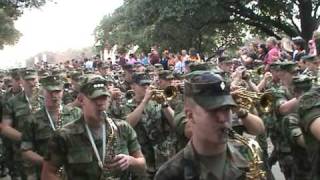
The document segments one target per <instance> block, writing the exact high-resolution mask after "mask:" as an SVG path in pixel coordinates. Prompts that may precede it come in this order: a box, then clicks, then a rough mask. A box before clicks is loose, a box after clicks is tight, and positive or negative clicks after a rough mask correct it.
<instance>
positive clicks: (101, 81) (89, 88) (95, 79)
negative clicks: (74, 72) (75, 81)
mask: <svg viewBox="0 0 320 180" xmlns="http://www.w3.org/2000/svg"><path fill="white" fill-rule="evenodd" d="M106 84H107V81H106V79H105V78H103V77H102V76H100V75H95V74H86V75H83V76H82V77H81V80H80V92H82V93H83V94H85V95H86V96H87V97H88V98H90V99H95V98H97V97H100V96H110V93H109V92H108V90H107V87H106Z"/></svg>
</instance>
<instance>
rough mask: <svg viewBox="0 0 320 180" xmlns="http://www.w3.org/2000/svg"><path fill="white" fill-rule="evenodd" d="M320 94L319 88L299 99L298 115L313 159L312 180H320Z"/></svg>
mask: <svg viewBox="0 0 320 180" xmlns="http://www.w3.org/2000/svg"><path fill="white" fill-rule="evenodd" d="M319 97H320V93H319V86H316V85H314V84H313V87H312V88H311V89H310V90H309V91H306V92H304V93H303V94H302V95H301V97H300V98H299V106H298V114H299V118H300V122H299V124H300V127H301V129H302V131H303V136H304V140H305V143H306V149H307V152H308V154H309V156H310V158H311V167H312V170H311V173H310V175H311V179H312V180H316V179H320V171H319V168H320V156H319V154H320V151H319V150H320V128H319V127H320V118H319V117H320V113H319V112H320V111H319V110H320V105H319V102H320V101H319V100H320V98H319Z"/></svg>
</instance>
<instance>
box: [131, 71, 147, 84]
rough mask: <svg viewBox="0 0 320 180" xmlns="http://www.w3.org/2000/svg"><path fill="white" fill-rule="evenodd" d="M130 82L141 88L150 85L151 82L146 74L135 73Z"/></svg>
mask: <svg viewBox="0 0 320 180" xmlns="http://www.w3.org/2000/svg"><path fill="white" fill-rule="evenodd" d="M132 82H133V83H136V84H139V85H141V86H143V85H149V84H151V82H152V81H151V79H150V76H149V75H148V74H146V73H144V72H136V73H134V74H133V75H132Z"/></svg>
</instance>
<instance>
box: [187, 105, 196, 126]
mask: <svg viewBox="0 0 320 180" xmlns="http://www.w3.org/2000/svg"><path fill="white" fill-rule="evenodd" d="M184 113H185V114H186V118H187V120H188V122H190V123H192V124H194V123H195V121H194V117H193V113H192V110H191V109H190V108H188V107H186V108H185V109H184Z"/></svg>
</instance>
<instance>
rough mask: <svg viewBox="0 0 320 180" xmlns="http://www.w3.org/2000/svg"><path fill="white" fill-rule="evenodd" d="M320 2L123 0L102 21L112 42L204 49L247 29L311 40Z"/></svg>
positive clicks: (234, 39)
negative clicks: (122, 2) (121, 3)
mask: <svg viewBox="0 0 320 180" xmlns="http://www.w3.org/2000/svg"><path fill="white" fill-rule="evenodd" d="M319 6H320V0H223V1H222V0H176V1H170V0H157V1H154V0H124V4H123V5H122V6H121V7H120V8H118V9H117V10H116V11H115V12H114V13H113V14H111V15H107V16H105V17H104V18H103V20H102V21H101V23H100V25H99V26H100V28H101V29H102V31H103V32H104V33H103V34H104V35H103V38H104V42H105V43H106V44H108V45H109V46H112V45H114V44H119V45H122V46H127V45H129V46H130V45H131V44H138V45H139V46H140V47H144V48H146V49H147V48H149V47H150V46H152V45H157V46H158V47H162V48H169V49H171V50H174V51H177V50H180V49H188V48H191V47H195V48H197V49H198V50H200V51H203V52H204V51H210V50H211V49H212V48H216V47H218V46H219V44H223V45H224V46H225V45H228V46H234V45H241V43H242V38H241V37H245V34H246V33H247V32H250V33H252V34H259V35H260V36H275V37H277V38H278V39H280V38H281V37H282V36H283V35H287V36H290V37H294V36H299V35H300V36H302V37H303V38H305V39H306V40H308V39H310V38H311V36H312V32H313V31H314V30H316V29H317V28H318V26H319V22H320V17H319V13H318V9H319ZM239 37H240V38H239Z"/></svg>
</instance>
